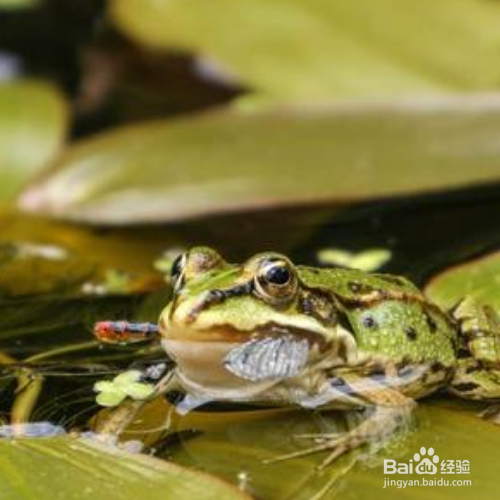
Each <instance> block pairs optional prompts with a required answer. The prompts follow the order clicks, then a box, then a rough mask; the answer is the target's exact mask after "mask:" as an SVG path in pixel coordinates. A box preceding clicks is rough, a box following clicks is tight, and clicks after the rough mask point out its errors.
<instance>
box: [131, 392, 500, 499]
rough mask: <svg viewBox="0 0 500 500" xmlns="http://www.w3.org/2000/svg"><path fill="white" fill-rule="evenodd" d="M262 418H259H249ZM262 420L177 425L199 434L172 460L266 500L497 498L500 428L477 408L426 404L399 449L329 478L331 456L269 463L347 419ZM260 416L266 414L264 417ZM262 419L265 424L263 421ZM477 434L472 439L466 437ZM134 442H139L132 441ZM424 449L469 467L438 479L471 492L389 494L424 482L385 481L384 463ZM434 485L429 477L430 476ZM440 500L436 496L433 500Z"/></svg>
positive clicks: (348, 463) (340, 466) (201, 418)
mask: <svg viewBox="0 0 500 500" xmlns="http://www.w3.org/2000/svg"><path fill="white" fill-rule="evenodd" d="M247 413H250V414H252V413H254V412H247ZM255 413H257V415H258V416H257V417H254V418H253V419H252V418H251V417H245V416H244V415H243V416H242V414H238V413H236V414H234V415H233V418H232V419H231V418H230V417H231V414H225V415H224V414H222V415H221V414H212V415H207V414H203V413H201V414H199V415H196V414H195V415H193V416H189V415H188V416H187V417H184V418H183V419H180V420H179V421H178V422H174V425H176V428H177V429H178V430H179V431H181V430H182V429H191V430H192V429H197V430H202V431H204V432H199V433H198V434H193V433H192V432H191V433H184V434H182V433H180V434H179V435H178V440H176V441H174V442H173V443H172V444H171V445H170V446H169V447H166V450H165V455H168V456H169V457H171V458H172V459H173V460H175V461H176V462H177V463H181V464H183V465H186V466H193V467H196V468H201V469H203V470H206V471H209V472H211V473H213V474H216V475H217V476H220V477H224V478H226V479H227V480H229V481H232V482H234V483H236V484H239V485H240V487H241V486H242V485H243V486H244V487H245V489H246V491H249V492H251V493H252V494H254V495H256V496H257V497H258V498H260V497H262V498H272V499H275V500H278V499H280V500H288V499H290V498H294V499H304V500H305V499H311V498H317V499H322V500H323V499H325V500H326V499H330V498H342V499H350V500H358V499H363V498H366V492H367V491H369V492H370V498H374V499H378V498H380V499H385V498H387V496H388V494H390V492H391V491H392V492H393V493H394V492H395V491H397V494H396V496H397V497H398V498H399V493H400V492H401V491H404V498H411V499H415V500H416V499H422V498H429V495H430V496H431V498H439V499H440V500H444V499H455V498H459V499H463V500H473V499H475V498H477V497H478V496H479V497H483V496H486V497H488V495H489V493H490V492H491V491H494V490H495V487H496V486H495V481H494V477H495V472H494V471H495V465H494V463H492V460H491V457H493V456H495V447H496V446H498V445H499V444H500V432H498V428H497V427H496V426H495V425H493V424H491V423H488V422H485V421H484V420H482V419H480V418H478V417H477V416H476V413H477V407H475V406H474V405H469V404H462V403H461V402H458V401H456V402H455V401H453V402H451V401H446V402H445V401H443V400H441V401H436V400H435V401H432V402H421V403H420V406H419V408H418V411H417V414H416V421H417V422H418V426H416V428H414V429H413V431H412V432H410V433H409V434H408V435H406V436H398V437H396V439H395V441H394V443H392V444H391V445H389V446H388V447H386V448H384V449H382V450H380V451H379V452H378V453H367V452H366V449H365V450H364V453H363V452H361V453H359V452H353V453H350V454H348V455H346V456H345V457H344V458H342V459H340V460H339V461H337V462H335V463H334V464H333V465H332V466H330V467H329V468H328V469H326V470H324V471H323V472H318V471H317V470H316V469H315V466H317V465H318V464H319V463H320V462H321V460H322V459H323V458H324V457H325V455H324V454H314V455H309V456H306V457H302V458H298V459H293V460H286V461H282V462H276V463H265V462H264V460H265V459H267V458H270V457H276V456H279V455H280V454H283V453H287V452H289V451H291V450H297V449H300V448H304V447H307V446H308V445H309V446H310V445H311V442H310V441H308V440H306V439H303V438H302V439H301V438H299V437H297V436H298V435H301V434H307V433H318V432H332V431H333V432H335V431H336V432H338V431H341V432H342V431H343V430H345V429H343V427H342V425H343V423H344V425H345V421H344V416H343V414H342V412H331V413H323V414H318V413H310V412H304V411H302V412H288V413H281V414H279V413H275V414H274V416H273V415H271V414H270V412H268V413H267V414H264V413H263V412H262V413H261V412H255ZM259 413H261V414H260V415H259ZM259 416H260V418H259ZM464 429H469V430H470V432H464ZM131 435H133V434H131ZM422 446H425V447H426V448H429V447H432V448H434V450H435V452H436V454H437V455H438V456H439V457H440V459H441V460H469V461H470V474H468V475H465V474H462V475H448V476H447V475H442V474H440V470H439V471H438V474H436V477H437V478H438V479H441V478H444V479H449V480H450V482H451V481H452V480H454V479H459V480H460V479H462V480H463V479H470V480H471V481H472V485H471V486H467V487H466V486H464V487H461V488H458V487H451V486H450V487H432V488H430V489H429V488H425V487H422V486H420V487H413V488H411V487H408V488H406V489H404V490H401V489H398V488H397V487H395V486H392V487H389V488H386V489H384V483H385V481H384V480H385V479H386V478H389V479H396V480H397V479H400V480H408V479H413V480H415V479H420V480H422V476H419V475H416V474H415V475H409V476H405V475H396V476H388V475H386V474H384V468H383V460H384V459H395V460H397V461H398V462H406V463H408V460H409V459H413V458H414V457H413V455H414V453H415V452H416V451H419V450H420V448H421V447H422ZM423 477H425V478H426V479H429V477H428V476H423ZM433 495H435V496H433Z"/></svg>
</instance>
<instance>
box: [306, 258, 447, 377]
mask: <svg viewBox="0 0 500 500" xmlns="http://www.w3.org/2000/svg"><path fill="white" fill-rule="evenodd" d="M299 277H300V279H301V281H302V283H303V284H304V286H306V287H310V288H312V289H319V290H322V291H323V292H327V293H330V294H331V295H332V296H333V297H334V299H335V300H336V302H337V305H338V308H339V310H340V311H341V312H342V313H344V314H345V317H346V318H347V320H348V322H349V324H350V326H351V328H352V330H353V333H354V334H355V337H356V340H357V344H358V348H359V349H360V350H361V351H364V352H366V353H371V354H373V355H377V356H384V357H387V358H391V359H392V360H394V361H395V362H396V363H397V362H400V361H406V362H412V363H430V364H434V365H435V366H438V365H442V366H445V367H450V366H453V365H454V364H455V360H456V347H455V343H456V332H455V328H454V325H453V324H452V322H451V320H450V318H449V317H448V315H447V314H445V313H444V312H443V311H442V310H440V309H439V308H438V307H437V306H436V305H434V304H432V303H430V302H429V301H428V300H427V299H426V298H425V296H424V295H423V294H422V293H421V292H420V290H419V289H418V288H417V287H416V286H415V285H414V284H413V283H412V282H411V281H409V280H407V279H405V278H402V277H400V276H393V275H389V274H370V273H365V272H363V271H359V270H355V269H345V268H325V269H314V268H308V267H303V268H300V270H299Z"/></svg>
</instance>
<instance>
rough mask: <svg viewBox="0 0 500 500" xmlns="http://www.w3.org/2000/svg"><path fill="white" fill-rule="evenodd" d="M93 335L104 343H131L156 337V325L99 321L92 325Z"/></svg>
mask: <svg viewBox="0 0 500 500" xmlns="http://www.w3.org/2000/svg"><path fill="white" fill-rule="evenodd" d="M94 335H95V336H96V337H97V339H98V340H99V341H100V342H103V343H106V344H133V343H136V342H143V341H147V340H151V338H152V337H156V336H157V335H158V325H157V324H155V323H131V322H129V321H99V322H98V323H96V324H95V325H94Z"/></svg>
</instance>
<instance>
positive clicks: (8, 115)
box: [0, 81, 68, 200]
mask: <svg viewBox="0 0 500 500" xmlns="http://www.w3.org/2000/svg"><path fill="white" fill-rule="evenodd" d="M0 109H1V110H2V111H1V112H0V175H1V180H2V182H1V183H0V200H5V199H10V198H12V197H13V196H14V195H15V194H16V193H17V192H18V191H19V188H20V187H21V185H22V184H23V183H24V182H25V180H26V179H27V178H28V177H30V176H31V175H32V174H33V173H34V172H36V171H37V170H39V169H40V168H41V167H43V166H44V165H45V164H46V163H47V162H48V161H49V160H51V159H53V157H54V156H55V154H56V153H58V152H59V149H60V148H61V145H62V142H63V139H64V136H65V134H66V129H67V125H68V110H67V107H66V103H65V101H64V99H63V97H62V95H61V94H60V93H59V91H57V90H56V89H55V88H54V87H52V86H50V85H48V84H45V83H41V82H35V81H24V82H20V83H10V84H1V85H0Z"/></svg>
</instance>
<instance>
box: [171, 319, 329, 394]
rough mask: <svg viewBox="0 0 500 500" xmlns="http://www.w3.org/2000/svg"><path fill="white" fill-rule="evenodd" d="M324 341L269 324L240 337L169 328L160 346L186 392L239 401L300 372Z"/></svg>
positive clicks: (226, 331) (227, 331)
mask: <svg viewBox="0 0 500 500" xmlns="http://www.w3.org/2000/svg"><path fill="white" fill-rule="evenodd" d="M323 339H324V337H319V336H318V334H317V333H315V332H311V331H308V330H301V329H298V328H292V327H290V328H289V327H288V326H286V325H285V326H283V325H277V324H274V323H273V324H265V325H262V326H257V327H256V328H255V329H254V330H252V331H243V332H242V331H238V330H237V329H235V328H232V327H230V326H227V325H223V326H220V327H217V328H211V329H210V330H196V329H191V328H189V327H175V328H169V329H168V331H167V332H164V337H163V340H162V345H163V348H164V349H165V351H166V352H167V354H168V355H169V356H170V357H171V358H172V359H173V360H174V362H175V363H176V365H177V371H178V374H179V377H180V379H181V382H182V383H183V385H185V386H186V389H188V390H190V391H191V392H195V393H201V392H203V393H204V394H206V393H207V392H210V393H211V394H212V396H213V397H214V398H215V397H217V398H219V399H239V400H241V399H248V398H250V399H251V397H252V395H253V394H257V393H260V392H262V391H263V390H265V389H267V388H269V387H271V386H273V385H275V384H277V383H279V382H280V381H281V380H283V378H286V377H287V376H288V377H289V376H291V375H295V374H296V373H298V371H299V370H300V369H301V368H302V367H303V366H305V364H306V363H307V361H308V357H309V352H310V350H311V346H313V345H318V342H319V341H321V342H323ZM316 350H317V349H316ZM296 360H299V361H300V362H296ZM290 362H291V363H290ZM280 363H281V364H280ZM292 372H293V373H292ZM236 395H237V397H236Z"/></svg>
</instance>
